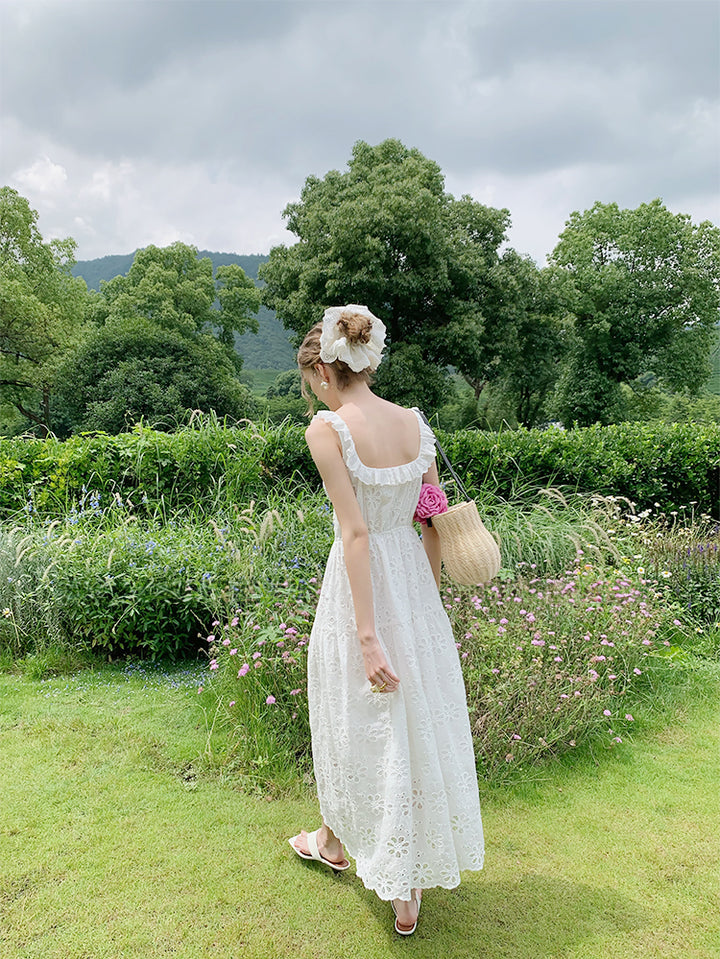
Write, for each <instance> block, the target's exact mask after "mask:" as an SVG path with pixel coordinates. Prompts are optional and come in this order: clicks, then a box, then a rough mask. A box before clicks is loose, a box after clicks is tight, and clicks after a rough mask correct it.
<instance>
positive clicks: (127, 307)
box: [56, 243, 260, 433]
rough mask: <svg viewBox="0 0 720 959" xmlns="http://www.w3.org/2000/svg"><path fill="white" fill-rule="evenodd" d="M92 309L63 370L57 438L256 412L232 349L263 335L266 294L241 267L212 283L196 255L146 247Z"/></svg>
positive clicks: (177, 248) (224, 269)
mask: <svg viewBox="0 0 720 959" xmlns="http://www.w3.org/2000/svg"><path fill="white" fill-rule="evenodd" d="M92 304H93V305H92V311H91V315H92V320H93V323H94V325H95V328H94V330H93V332H92V333H91V334H90V335H89V336H88V338H87V340H86V342H85V343H84V344H83V346H82V348H81V349H79V350H78V351H77V352H76V353H75V354H74V355H73V356H72V357H69V358H68V360H67V362H66V363H65V364H64V365H63V367H62V371H61V372H62V377H63V384H62V389H61V391H60V393H59V395H58V398H57V403H56V407H57V413H56V418H57V420H58V425H59V426H58V428H59V431H60V432H62V433H68V432H73V431H76V430H79V429H80V430H90V429H102V430H105V431H106V432H110V433H115V432H121V431H122V430H125V429H128V428H130V427H131V426H132V424H133V422H134V421H136V420H138V419H139V418H140V417H143V418H145V419H146V420H149V421H150V422H152V423H153V424H157V425H162V426H164V427H165V428H171V427H172V426H173V425H177V424H179V423H182V422H184V421H185V420H186V419H187V416H188V414H189V412H190V411H191V410H196V409H200V410H203V411H204V412H209V411H211V410H212V411H214V412H216V413H218V414H219V415H221V416H226V415H227V416H232V417H234V418H237V419H239V418H241V417H246V416H248V415H250V414H252V413H253V412H254V411H255V404H254V401H253V400H252V397H251V395H250V393H249V391H248V390H247V388H246V387H244V386H243V385H242V384H241V383H240V381H239V379H238V377H237V374H238V372H239V370H240V367H241V365H242V358H241V357H240V356H239V355H238V354H237V353H236V352H235V350H234V349H233V342H234V334H235V333H238V334H242V333H244V332H246V331H248V330H249V331H252V332H257V329H258V323H257V319H256V318H255V317H254V315H253V314H255V313H257V311H258V309H259V307H260V292H259V290H258V289H257V287H256V286H255V284H254V282H253V281H252V280H251V279H250V278H249V277H247V276H246V275H245V272H244V271H243V270H242V268H241V267H240V266H238V265H237V264H230V265H226V266H219V267H218V268H217V270H216V271H215V273H214V275H213V266H212V261H211V260H210V259H209V258H208V257H203V258H200V257H199V256H198V252H197V250H196V249H195V248H194V247H192V246H187V245H186V244H184V243H174V244H172V245H171V246H167V247H155V246H149V247H146V248H145V249H142V250H138V252H137V253H136V255H135V258H134V260H133V263H132V266H131V267H130V270H129V272H128V273H127V275H125V276H117V277H115V278H114V279H112V280H109V281H108V282H105V283H103V284H102V286H101V290H100V292H99V293H97V294H94V295H93V300H92Z"/></svg>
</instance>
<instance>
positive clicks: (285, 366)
mask: <svg viewBox="0 0 720 959" xmlns="http://www.w3.org/2000/svg"><path fill="white" fill-rule="evenodd" d="M135 253H137V250H136V251H135ZM135 253H127V254H125V255H118V256H101V257H99V258H98V259H96V260H79V261H78V262H77V263H76V264H75V266H74V267H73V275H74V276H81V277H82V278H83V279H84V280H85V282H86V283H87V285H88V287H89V288H90V289H91V290H99V289H100V283H101V281H102V280H112V279H113V278H114V277H116V276H125V275H126V274H127V273H128V272H129V270H130V267H131V266H132V262H133V260H134V259H135ZM198 256H199V257H201V258H202V257H208V258H209V259H210V260H211V261H212V265H213V270H216V269H217V268H218V267H219V266H226V265H228V264H230V263H237V264H238V266H240V267H242V269H243V270H244V271H245V273H246V274H247V275H248V276H249V277H251V278H252V279H253V280H255V282H257V275H258V268H259V267H260V264H261V263H264V262H265V261H266V260H267V256H263V255H262V254H259V253H249V254H244V255H243V254H239V253H216V252H211V251H210V250H199V251H198ZM257 317H258V324H259V327H260V329H259V331H258V333H257V335H255V334H254V333H243V335H242V336H236V337H235V348H236V349H237V351H238V353H239V354H240V356H242V358H243V368H244V369H246V370H291V369H293V367H294V366H295V350H294V349H293V347H292V344H291V343H290V339H289V336H288V332H287V330H286V329H285V328H284V326H283V325H282V323H281V322H280V320H278V318H277V317H276V316H275V314H274V313H273V311H272V310H268V309H267V308H266V307H264V306H261V307H260V310H259V312H258V314H257Z"/></svg>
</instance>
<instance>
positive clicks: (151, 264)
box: [93, 243, 260, 366]
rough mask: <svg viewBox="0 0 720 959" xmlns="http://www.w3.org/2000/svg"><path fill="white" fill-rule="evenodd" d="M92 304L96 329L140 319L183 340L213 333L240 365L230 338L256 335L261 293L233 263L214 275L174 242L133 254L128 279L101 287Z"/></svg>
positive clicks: (193, 252)
mask: <svg viewBox="0 0 720 959" xmlns="http://www.w3.org/2000/svg"><path fill="white" fill-rule="evenodd" d="M94 303H95V309H94V316H93V319H94V320H95V322H96V323H98V324H99V325H102V324H103V323H105V322H107V321H108V319H113V320H115V321H117V320H124V319H130V318H137V317H143V318H145V319H146V320H148V321H150V322H151V323H153V324H154V325H155V326H157V327H160V328H163V329H175V330H177V331H178V332H179V333H181V334H183V335H185V336H196V335H198V334H202V333H213V334H214V335H216V336H217V339H218V340H219V341H220V342H221V343H223V344H224V345H225V346H226V347H227V348H228V350H229V351H231V352H230V355H231V356H232V358H233V361H234V362H235V363H236V364H237V365H238V366H239V365H240V364H241V363H242V359H241V357H239V356H238V355H237V354H236V353H235V352H234V351H232V349H231V348H232V345H233V334H234V332H237V333H238V334H242V333H245V332H247V331H252V332H253V333H257V330H258V321H257V318H256V317H255V315H254V314H256V313H257V311H258V309H259V308H260V291H259V290H258V289H257V287H256V286H255V284H254V282H253V281H252V280H251V279H250V278H249V277H248V276H246V275H245V272H244V270H243V269H242V268H241V267H240V266H238V265H237V264H235V263H232V264H228V265H226V266H219V267H218V268H217V270H216V271H215V275H214V276H213V265H212V261H211V260H210V258H209V257H202V258H200V257H198V251H197V249H196V248H195V247H193V246H187V245H186V244H185V243H173V244H172V245H171V246H166V247H157V246H148V247H145V248H144V249H142V250H138V252H137V253H136V254H135V259H134V260H133V263H132V266H131V267H130V270H129V271H128V273H127V275H125V276H116V277H115V279H113V280H109V281H108V282H106V283H103V284H102V286H101V292H100V294H99V295H98V296H96V297H95V299H94Z"/></svg>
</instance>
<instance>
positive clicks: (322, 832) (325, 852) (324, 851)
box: [291, 826, 349, 869]
mask: <svg viewBox="0 0 720 959" xmlns="http://www.w3.org/2000/svg"><path fill="white" fill-rule="evenodd" d="M316 839H317V848H318V852H319V853H320V855H321V856H322V858H323V860H324V861H325V862H327V863H329V864H330V865H333V866H336V867H337V868H338V869H346V868H347V867H348V865H349V863H348V861H347V859H346V858H345V853H344V851H343V846H342V843H341V842H340V840H339V839H338V838H337V836H336V835H335V834H334V833H333V832H331V831H330V830H329V829H328V828H327V827H326V826H321V827H320V829H318V830H317V833H316ZM291 844H292V846H293V847H294V848H295V849H296V850H297V852H299V853H300V855H301V856H303V857H305V858H307V859H309V858H312V849H311V848H310V843H309V841H308V833H307V832H306V831H305V830H304V829H303V830H302V831H301V832H300V834H299V835H297V836H295V837H294V838H293V839H292V840H291Z"/></svg>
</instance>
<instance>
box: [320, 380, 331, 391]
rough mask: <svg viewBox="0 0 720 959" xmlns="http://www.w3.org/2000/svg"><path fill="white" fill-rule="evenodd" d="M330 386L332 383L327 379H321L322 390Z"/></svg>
mask: <svg viewBox="0 0 720 959" xmlns="http://www.w3.org/2000/svg"><path fill="white" fill-rule="evenodd" d="M329 386H330V384H329V383H328V381H327V380H320V389H321V390H326V389H327V388H328V387H329Z"/></svg>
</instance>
